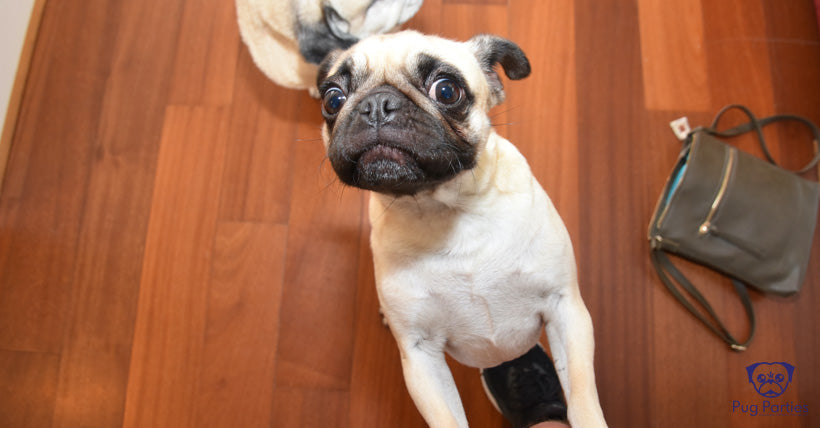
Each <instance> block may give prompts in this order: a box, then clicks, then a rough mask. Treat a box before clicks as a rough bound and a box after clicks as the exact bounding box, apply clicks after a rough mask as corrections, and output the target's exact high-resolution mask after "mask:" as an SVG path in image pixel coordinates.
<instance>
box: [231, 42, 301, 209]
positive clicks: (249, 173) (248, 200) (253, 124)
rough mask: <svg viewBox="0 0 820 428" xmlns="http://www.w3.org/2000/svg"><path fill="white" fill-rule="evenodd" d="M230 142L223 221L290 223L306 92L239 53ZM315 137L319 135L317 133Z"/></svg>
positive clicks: (248, 56)
mask: <svg viewBox="0 0 820 428" xmlns="http://www.w3.org/2000/svg"><path fill="white" fill-rule="evenodd" d="M237 67H238V70H237V73H236V80H237V81H236V85H235V92H234V94H233V104H232V106H231V124H230V131H229V132H230V137H229V138H230V140H231V141H232V144H230V145H229V147H228V154H227V159H226V164H225V173H224V176H223V188H222V193H221V195H220V200H221V201H220V206H219V213H220V214H219V215H220V218H221V219H225V220H237V221H265V222H274V223H281V224H285V223H287V221H288V215H289V213H290V188H291V181H292V169H291V168H292V165H291V162H290V159H291V156H292V151H293V149H292V147H293V146H294V144H299V142H297V138H299V137H300V136H299V135H297V133H296V130H297V126H296V123H297V122H298V121H299V120H304V118H301V117H300V116H299V109H297V108H294V106H298V105H299V103H300V102H302V101H300V100H302V99H303V98H305V99H308V96H307V95H306V94H305V93H304V91H294V90H289V89H286V88H282V87H279V86H276V85H274V84H273V82H271V81H270V80H268V79H267V78H266V77H265V76H264V75H263V74H262V73H261V72H260V71H259V69H257V68H256V65H254V63H253V61H252V60H251V58H250V55H249V53H248V51H247V49H243V50H242V51H241V52H240V54H239V63H238V65H237ZM314 138H315V137H314Z"/></svg>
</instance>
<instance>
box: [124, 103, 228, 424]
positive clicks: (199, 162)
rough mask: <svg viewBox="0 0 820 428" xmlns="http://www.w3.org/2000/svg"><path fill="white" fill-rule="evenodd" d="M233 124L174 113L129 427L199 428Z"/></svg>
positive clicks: (218, 115) (198, 112)
mask: <svg viewBox="0 0 820 428" xmlns="http://www.w3.org/2000/svg"><path fill="white" fill-rule="evenodd" d="M227 119H228V115H227V114H226V112H225V110H223V109H219V108H202V107H195V108H191V107H169V108H168V110H167V113H166V117H165V126H164V129H163V133H162V139H161V142H160V153H159V158H158V161H157V178H156V182H155V185H154V198H153V205H152V207H151V220H150V223H149V226H148V232H147V242H146V248H145V261H144V265H143V276H142V283H141V286H140V295H139V307H138V311H137V320H136V327H135V331H134V345H133V351H132V356H131V367H130V374H131V376H130V379H129V383H128V393H127V396H126V403H125V422H124V425H125V426H129V427H130V426H177V427H187V426H194V425H193V422H194V417H195V415H194V413H193V412H194V410H195V406H194V397H195V394H196V391H197V384H198V374H199V370H200V369H201V365H202V363H203V355H202V350H203V346H204V345H203V341H204V332H205V324H206V311H207V302H208V280H209V274H210V266H211V260H212V245H213V239H214V233H215V228H216V221H217V212H218V206H219V205H218V203H219V199H218V194H219V184H220V178H221V172H222V165H223V162H224V157H225V150H226V146H227V138H226V137H227V122H228V120H227ZM169 237H173V238H172V239H169Z"/></svg>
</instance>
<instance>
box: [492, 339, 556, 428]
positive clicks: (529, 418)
mask: <svg viewBox="0 0 820 428" xmlns="http://www.w3.org/2000/svg"><path fill="white" fill-rule="evenodd" d="M481 382H482V383H483V384H484V391H485V392H486V393H487V396H488V397H489V398H490V401H492V403H493V405H495V408H496V409H498V411H499V412H501V414H502V415H504V417H505V418H506V419H507V420H508V421H509V422H510V423H511V424H512V426H513V427H514V428H527V427H530V426H532V425H535V424H537V423H539V422H545V421H564V422H565V421H566V420H567V405H566V402H565V401H564V392H563V391H562V390H561V383H560V382H559V380H558V374H557V373H556V372H555V366H554V365H553V364H552V360H551V359H550V357H549V355H547V354H546V352H544V348H542V347H541V345H537V346H536V347H534V348H532V349H531V350H530V351H529V352H527V353H526V354H524V355H522V356H520V357H518V358H516V359H514V360H512V361H508V362H506V363H503V364H501V365H500V366H496V367H492V368H489V369H484V370H482V371H481Z"/></svg>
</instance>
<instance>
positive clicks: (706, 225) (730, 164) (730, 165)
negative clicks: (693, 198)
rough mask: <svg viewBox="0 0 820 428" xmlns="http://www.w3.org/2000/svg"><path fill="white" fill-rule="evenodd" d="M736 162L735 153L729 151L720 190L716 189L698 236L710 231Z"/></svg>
mask: <svg viewBox="0 0 820 428" xmlns="http://www.w3.org/2000/svg"><path fill="white" fill-rule="evenodd" d="M736 160H737V152H736V151H735V149H730V150H729V158H728V160H727V161H726V168H724V172H723V179H722V180H721V182H720V188H719V189H718V193H717V195H716V196H715V199H714V200H713V201H712V206H711V208H709V213H708V214H707V215H706V220H704V221H703V223H702V224H701V225H700V228H699V229H698V235H700V236H703V235H706V234H707V233H709V232H710V231H711V230H712V218H714V216H715V212H717V209H718V207H720V203H721V201H723V198H724V196H726V188H727V187H729V179H730V178H731V176H732V170H733V169H734V166H735V162H736Z"/></svg>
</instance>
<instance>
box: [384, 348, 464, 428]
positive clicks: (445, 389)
mask: <svg viewBox="0 0 820 428" xmlns="http://www.w3.org/2000/svg"><path fill="white" fill-rule="evenodd" d="M434 342H435V341H431V340H426V339H422V338H418V337H416V338H411V339H404V340H399V350H400V351H401V365H402V369H403V371H404V380H405V382H406V383H407V390H408V391H409V392H410V396H411V397H412V398H413V402H414V403H415V404H416V407H417V408H418V409H419V412H421V415H422V417H423V418H424V420H425V422H427V424H428V425H429V426H430V427H431V428H466V427H467V417H466V416H465V414H464V407H463V406H462V404H461V398H460V397H459V395H458V390H457V389H456V384H455V381H454V380H453V375H452V373H451V372H450V368H449V367H448V366H447V361H446V360H445V358H444V349H443V344H442V345H438V344H436V343H434Z"/></svg>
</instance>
